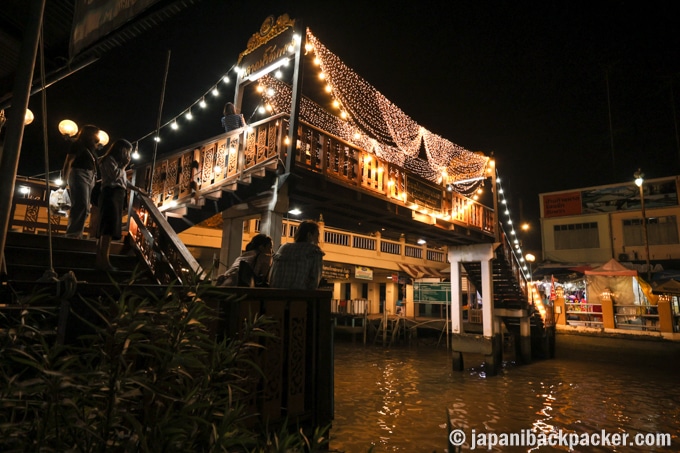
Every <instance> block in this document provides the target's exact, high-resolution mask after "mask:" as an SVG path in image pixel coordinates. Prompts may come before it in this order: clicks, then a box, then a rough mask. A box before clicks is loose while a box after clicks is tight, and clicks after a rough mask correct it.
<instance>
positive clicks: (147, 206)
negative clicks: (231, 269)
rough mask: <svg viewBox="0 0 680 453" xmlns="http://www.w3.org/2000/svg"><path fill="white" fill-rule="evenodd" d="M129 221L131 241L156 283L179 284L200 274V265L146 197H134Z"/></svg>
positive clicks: (137, 195) (201, 271)
mask: <svg viewBox="0 0 680 453" xmlns="http://www.w3.org/2000/svg"><path fill="white" fill-rule="evenodd" d="M129 221H130V225H129V235H128V237H129V238H130V242H131V243H132V245H133V246H134V247H135V248H136V250H137V252H138V253H139V255H140V256H141V257H142V259H143V260H144V261H145V262H146V264H147V266H148V267H149V269H150V270H151V272H152V273H153V275H154V276H155V277H156V279H157V280H158V282H159V283H161V284H169V283H171V282H173V281H175V280H177V281H178V282H179V283H180V284H181V283H186V282H189V281H191V278H192V277H193V276H195V275H198V276H201V275H202V273H203V270H202V269H201V265H200V264H198V262H197V261H196V259H195V258H194V257H193V255H191V253H190V252H189V250H188V249H187V247H186V246H185V245H184V243H183V242H182V241H181V240H180V239H179V237H178V236H177V233H175V230H173V228H172V227H171V226H170V224H169V223H168V221H167V220H166V219H165V217H164V216H163V214H162V213H161V212H160V210H159V209H158V208H157V207H156V206H155V205H154V204H153V203H152V202H151V199H150V198H149V197H147V196H144V195H139V194H136V195H135V196H134V200H133V208H132V209H131V212H130V216H129Z"/></svg>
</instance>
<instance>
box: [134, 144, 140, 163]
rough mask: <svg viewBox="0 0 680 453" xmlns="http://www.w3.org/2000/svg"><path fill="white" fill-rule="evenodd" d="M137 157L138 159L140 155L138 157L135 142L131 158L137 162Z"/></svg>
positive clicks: (137, 148)
mask: <svg viewBox="0 0 680 453" xmlns="http://www.w3.org/2000/svg"><path fill="white" fill-rule="evenodd" d="M139 157H140V155H139V147H138V145H137V142H135V150H134V151H132V158H133V159H134V160H137V159H139Z"/></svg>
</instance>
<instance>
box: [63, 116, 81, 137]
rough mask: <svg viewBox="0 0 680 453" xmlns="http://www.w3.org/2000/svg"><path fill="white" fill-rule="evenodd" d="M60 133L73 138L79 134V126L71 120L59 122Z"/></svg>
mask: <svg viewBox="0 0 680 453" xmlns="http://www.w3.org/2000/svg"><path fill="white" fill-rule="evenodd" d="M59 132H61V135H63V136H65V137H73V136H74V135H76V134H77V133H78V125H77V124H76V123H74V122H73V121H71V120H62V121H60V122H59Z"/></svg>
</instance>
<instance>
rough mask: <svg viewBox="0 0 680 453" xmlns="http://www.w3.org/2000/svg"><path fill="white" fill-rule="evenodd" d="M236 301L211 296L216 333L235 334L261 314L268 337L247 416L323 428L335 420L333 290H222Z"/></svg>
mask: <svg viewBox="0 0 680 453" xmlns="http://www.w3.org/2000/svg"><path fill="white" fill-rule="evenodd" d="M220 290H221V291H223V292H224V294H225V296H226V295H227V294H230V295H234V294H235V295H236V296H237V297H236V298H235V299H231V300H230V301H228V302H224V300H226V299H227V297H224V298H222V299H220V298H210V299H209V300H207V303H208V304H210V305H212V306H215V307H216V308H217V309H218V317H219V323H218V325H217V326H216V327H215V329H216V331H217V332H218V333H221V334H224V335H226V336H227V337H231V336H233V335H237V334H238V333H239V332H240V330H241V329H242V327H243V324H244V321H245V320H247V319H248V320H252V319H253V317H254V316H256V315H260V316H265V317H266V318H267V319H268V320H269V321H271V324H269V327H268V328H267V333H269V334H271V336H269V337H263V338H261V340H260V343H261V346H262V348H260V349H259V353H258V355H257V356H255V357H253V358H252V359H253V361H254V362H255V363H256V364H257V365H258V366H259V368H260V369H261V370H262V376H260V377H259V378H258V380H257V382H256V383H255V384H254V386H253V388H252V392H251V394H252V395H253V398H252V399H251V400H250V401H249V407H248V412H249V413H251V414H258V415H259V417H258V418H259V420H260V421H261V422H265V423H266V422H274V423H275V422H280V421H283V420H284V419H287V420H288V421H289V423H295V422H296V421H306V422H308V423H309V422H311V423H312V424H313V425H314V426H326V425H327V424H329V423H330V421H331V419H332V417H333V412H332V411H333V404H332V402H333V384H332V376H333V344H332V337H331V330H332V328H331V317H330V308H331V292H330V291H299V290H295V291H291V290H279V289H270V288H266V289H258V288H224V289H220Z"/></svg>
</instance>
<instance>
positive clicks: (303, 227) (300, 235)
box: [269, 220, 324, 289]
mask: <svg viewBox="0 0 680 453" xmlns="http://www.w3.org/2000/svg"><path fill="white" fill-rule="evenodd" d="M318 244H319V224H318V223H316V222H314V221H313V220H305V221H304V222H302V223H300V225H299V226H298V229H297V231H296V232H295V242H289V243H287V244H283V245H282V246H281V247H280V248H279V250H278V251H277V252H276V254H274V263H273V264H272V270H271V273H270V275H269V286H270V287H271V288H288V289H318V287H319V283H320V282H321V270H322V267H323V256H324V252H323V251H322V250H321V248H320V247H319V245H318Z"/></svg>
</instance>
